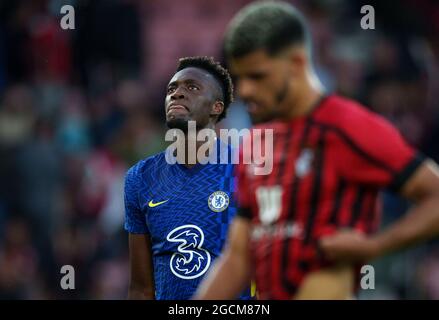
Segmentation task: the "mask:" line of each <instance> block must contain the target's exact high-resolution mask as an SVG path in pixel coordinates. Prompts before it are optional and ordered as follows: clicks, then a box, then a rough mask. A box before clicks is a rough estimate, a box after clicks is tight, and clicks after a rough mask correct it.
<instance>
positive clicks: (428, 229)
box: [372, 195, 439, 256]
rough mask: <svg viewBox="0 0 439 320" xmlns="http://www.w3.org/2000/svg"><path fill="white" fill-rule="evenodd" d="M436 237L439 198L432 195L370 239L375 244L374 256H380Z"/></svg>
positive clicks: (438, 226) (438, 227)
mask: <svg viewBox="0 0 439 320" xmlns="http://www.w3.org/2000/svg"><path fill="white" fill-rule="evenodd" d="M437 235H439V196H438V195H432V196H430V197H428V198H427V199H425V200H424V201H422V202H421V203H420V204H418V205H417V206H416V207H414V208H412V209H411V210H410V211H409V212H408V213H407V214H406V215H405V216H404V217H402V218H401V219H399V220H398V221H397V222H395V223H394V224H393V225H391V226H390V227H389V228H388V229H387V230H385V231H383V232H381V233H379V234H377V235H376V236H374V237H372V239H373V241H374V242H375V244H376V256H381V255H385V254H386V253H389V252H392V251H395V250H399V249H402V248H406V247H409V246H412V245H414V244H416V243H418V242H421V241H424V240H428V239H431V238H433V237H434V236H437Z"/></svg>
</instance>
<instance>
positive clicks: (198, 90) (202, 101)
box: [128, 68, 224, 300]
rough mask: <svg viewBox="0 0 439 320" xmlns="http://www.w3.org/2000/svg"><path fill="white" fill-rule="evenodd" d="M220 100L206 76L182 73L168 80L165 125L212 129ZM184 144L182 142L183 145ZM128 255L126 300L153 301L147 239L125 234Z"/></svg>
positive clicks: (211, 79) (217, 89)
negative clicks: (191, 124) (187, 124)
mask: <svg viewBox="0 0 439 320" xmlns="http://www.w3.org/2000/svg"><path fill="white" fill-rule="evenodd" d="M221 99H222V91H221V87H220V85H219V84H218V83H217V81H216V79H215V78H214V77H213V76H212V75H211V74H210V73H208V72H207V71H204V70H202V69H198V68H186V69H183V70H181V71H179V72H177V73H176V74H175V75H174V76H173V77H172V79H171V80H170V82H169V84H168V87H167V95H166V100H165V112H166V123H167V125H168V126H169V127H170V128H173V127H177V128H178V127H179V126H181V125H183V126H184V124H185V123H187V122H188V121H190V120H192V121H196V122H197V129H198V130H201V129H204V128H210V129H214V128H215V124H216V122H217V119H218V116H219V115H220V114H221V113H222V112H223V110H224V104H223V102H222V101H221ZM187 142H188V141H187V138H186V145H187ZM185 165H186V164H185ZM186 166H187V167H188V168H190V167H191V166H192V165H186ZM129 252H130V285H129V291H128V299H136V300H137V299H147V300H152V299H155V295H154V272H153V271H154V268H153V262H152V252H151V238H150V236H149V235H146V234H129Z"/></svg>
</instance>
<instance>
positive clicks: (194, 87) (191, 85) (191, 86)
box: [188, 84, 200, 91]
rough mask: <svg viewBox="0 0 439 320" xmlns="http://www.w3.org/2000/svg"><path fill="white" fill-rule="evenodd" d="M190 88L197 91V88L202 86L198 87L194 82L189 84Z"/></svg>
mask: <svg viewBox="0 0 439 320" xmlns="http://www.w3.org/2000/svg"><path fill="white" fill-rule="evenodd" d="M188 88H189V90H191V91H197V90H200V88H198V87H197V86H196V85H194V84H190V85H189V86H188Z"/></svg>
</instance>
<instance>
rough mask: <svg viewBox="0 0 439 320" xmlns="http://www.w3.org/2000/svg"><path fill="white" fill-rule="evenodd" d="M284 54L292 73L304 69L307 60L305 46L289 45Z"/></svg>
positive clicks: (297, 72)
mask: <svg viewBox="0 0 439 320" xmlns="http://www.w3.org/2000/svg"><path fill="white" fill-rule="evenodd" d="M286 55H287V59H288V62H289V68H290V71H291V74H292V75H298V74H299V73H301V72H303V71H304V70H305V68H306V64H307V61H308V60H307V55H306V49H305V48H303V47H302V46H294V47H291V48H290V49H289V50H288V51H287V52H286Z"/></svg>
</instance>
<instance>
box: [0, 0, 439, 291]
mask: <svg viewBox="0 0 439 320" xmlns="http://www.w3.org/2000/svg"><path fill="white" fill-rule="evenodd" d="M248 2H249V1H244V0H216V1H213V0H212V1H208V0H185V1H178V0H160V1H156V0H149V1H148V0H145V1H141V0H89V1H87V0H71V1H67V0H20V1H19V0H16V1H6V0H2V1H0V298H1V299H123V298H125V297H126V292H127V284H128V250H127V235H126V234H125V232H124V231H123V229H122V224H123V219H124V209H123V179H124V174H125V171H126V170H127V168H128V167H129V166H131V165H132V164H134V163H135V162H136V161H138V160H139V159H141V158H144V157H146V156H148V155H151V154H153V153H156V152H158V151H160V150H161V149H162V148H163V147H164V131H165V127H164V125H163V122H164V114H163V112H162V110H163V101H164V96H165V84H166V83H167V81H168V80H169V78H170V76H171V75H172V73H173V70H174V68H175V66H176V61H177V58H179V57H182V56H188V55H210V56H214V57H216V58H217V59H220V60H222V50H221V47H222V36H223V32H224V29H225V26H226V25H227V23H228V21H229V20H230V18H231V17H232V16H233V15H234V13H236V11H237V10H238V9H239V8H241V7H242V6H243V5H245V4H246V3H248ZM292 3H294V4H295V5H297V6H298V7H299V8H300V9H302V10H303V12H304V13H305V15H306V17H307V18H308V19H309V21H310V25H311V30H312V34H313V37H314V60H315V65H316V69H317V71H318V74H319V76H320V78H321V80H322V81H323V83H324V85H325V86H326V87H327V88H328V90H329V91H336V92H339V93H341V94H344V95H346V96H349V97H353V98H355V99H358V100H360V101H361V102H363V103H365V104H367V105H370V106H371V107H372V108H373V109H374V110H375V111H377V112H379V113H381V114H382V115H384V116H385V117H387V118H388V119H390V120H391V121H392V122H393V123H395V124H396V125H397V126H398V128H399V129H400V130H401V131H402V133H403V134H404V135H405V137H406V138H407V139H408V140H409V141H410V142H411V143H412V144H414V145H415V146H417V147H418V148H420V149H421V150H422V151H423V152H424V153H426V154H427V155H429V156H430V157H432V158H434V159H435V160H436V161H439V108H438V107H439V103H438V99H437V94H438V92H439V37H438V36H437V35H438V34H439V5H438V2H437V1H434V0H400V1H397V2H396V1H378V0H369V1H353V0H349V1H348V0H311V1H309V0H308V1H305V0H303V1H293V2H292ZM64 4H70V5H73V6H74V8H75V13H76V15H75V17H76V19H75V24H76V29H75V30H62V29H61V28H60V24H59V22H60V19H61V14H60V8H61V6H62V5H64ZM364 4H370V5H373V6H374V8H375V13H376V29H375V30H362V29H361V28H360V19H361V17H362V15H361V14H360V8H361V6H362V5H364ZM221 125H222V126H223V127H235V128H242V127H247V126H248V125H249V120H248V117H247V114H246V112H245V109H244V108H243V106H242V104H240V103H239V101H237V102H236V103H235V104H234V105H233V107H232V108H231V110H230V113H229V116H228V119H227V120H226V121H223V122H222V124H221ZM383 206H384V209H385V210H384V216H383V225H386V224H387V223H389V222H391V221H392V220H394V219H395V218H397V217H398V216H399V215H400V214H401V213H402V212H403V211H404V210H405V208H406V207H407V206H408V204H407V203H405V202H404V201H401V200H400V199H398V198H397V197H395V196H392V195H390V194H384V195H383ZM65 264H71V265H73V266H74V267H75V270H76V274H75V275H76V289H75V290H67V291H65V290H61V289H60V285H59V283H60V279H61V276H62V275H61V274H60V268H61V266H62V265H65ZM373 265H374V266H375V272H376V274H375V275H376V287H375V290H369V291H361V292H360V298H363V299H413V298H415V299H439V246H438V242H437V241H433V242H431V243H429V244H427V245H424V246H422V247H418V248H416V249H412V250H407V251H404V252H400V253H398V254H395V255H392V256H390V257H386V258H385V259H381V260H379V261H376V262H374V264H373Z"/></svg>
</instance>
